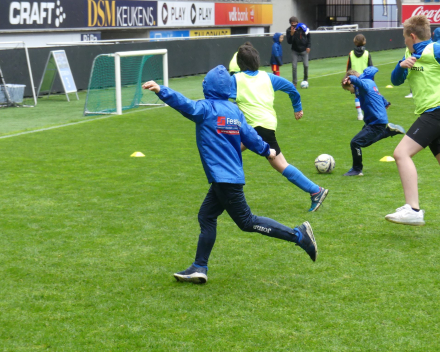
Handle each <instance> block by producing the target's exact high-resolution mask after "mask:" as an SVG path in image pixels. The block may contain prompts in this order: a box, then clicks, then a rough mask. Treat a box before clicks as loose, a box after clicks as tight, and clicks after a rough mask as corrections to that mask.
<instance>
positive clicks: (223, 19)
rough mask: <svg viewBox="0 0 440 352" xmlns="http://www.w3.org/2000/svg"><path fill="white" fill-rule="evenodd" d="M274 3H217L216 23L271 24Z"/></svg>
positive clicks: (222, 24)
mask: <svg viewBox="0 0 440 352" xmlns="http://www.w3.org/2000/svg"><path fill="white" fill-rule="evenodd" d="M272 21H273V14H272V4H237V3H216V4H215V25H216V26H224V25H228V26H229V25H253V24H254V25H271V24H272Z"/></svg>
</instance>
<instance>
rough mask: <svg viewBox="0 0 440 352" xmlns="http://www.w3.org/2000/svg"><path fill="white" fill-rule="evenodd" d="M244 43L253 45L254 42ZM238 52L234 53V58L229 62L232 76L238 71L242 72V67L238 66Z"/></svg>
mask: <svg viewBox="0 0 440 352" xmlns="http://www.w3.org/2000/svg"><path fill="white" fill-rule="evenodd" d="M243 45H249V46H252V43H251V42H245V43H244V44H243ZM237 54H238V51H237V52H236V53H235V54H234V56H232V59H231V61H230V62H229V73H230V74H231V76H232V75H233V74H234V73H236V72H240V67H238V64H237Z"/></svg>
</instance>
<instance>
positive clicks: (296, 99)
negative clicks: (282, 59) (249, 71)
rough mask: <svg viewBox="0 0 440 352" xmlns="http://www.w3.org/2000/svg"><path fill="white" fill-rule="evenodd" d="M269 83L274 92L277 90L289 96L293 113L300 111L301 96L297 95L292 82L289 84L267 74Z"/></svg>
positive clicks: (283, 79) (285, 80) (281, 78)
mask: <svg viewBox="0 0 440 352" xmlns="http://www.w3.org/2000/svg"><path fill="white" fill-rule="evenodd" d="M268 75H269V78H270V81H271V82H272V87H273V90H274V91H275V92H276V91H277V90H280V91H282V92H284V93H287V94H289V98H290V101H291V102H292V106H293V110H294V111H295V112H299V111H301V110H302V105H301V96H300V95H299V93H298V91H297V90H296V88H295V86H294V85H293V83H292V82H289V81H288V80H287V79H285V78H283V77H280V76H275V75H274V74H272V73H269V74H268Z"/></svg>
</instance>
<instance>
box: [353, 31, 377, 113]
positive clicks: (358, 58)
mask: <svg viewBox="0 0 440 352" xmlns="http://www.w3.org/2000/svg"><path fill="white" fill-rule="evenodd" d="M353 42H354V45H355V46H356V47H355V48H354V50H352V51H350V54H348V61H347V72H348V71H349V70H353V71H356V72H359V73H360V74H362V72H364V70H365V69H366V68H367V67H370V66H373V60H371V54H370V53H369V51H368V50H366V49H365V44H367V39H365V36H364V35H363V34H358V35H356V36H355V37H354V39H353ZM354 106H355V107H356V111H357V119H358V120H360V121H362V120H363V119H364V115H362V108H361V103H360V101H359V99H358V98H355V99H354Z"/></svg>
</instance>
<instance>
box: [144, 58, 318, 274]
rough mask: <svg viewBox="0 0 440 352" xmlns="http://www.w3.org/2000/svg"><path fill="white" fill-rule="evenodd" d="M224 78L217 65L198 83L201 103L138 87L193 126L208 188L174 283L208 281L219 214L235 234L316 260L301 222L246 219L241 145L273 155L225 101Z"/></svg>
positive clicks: (166, 90) (159, 89) (310, 235)
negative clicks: (191, 251)
mask: <svg viewBox="0 0 440 352" xmlns="http://www.w3.org/2000/svg"><path fill="white" fill-rule="evenodd" d="M229 77H230V76H229V74H228V71H227V70H226V68H225V67H223V66H217V67H215V68H214V69H212V70H211V71H209V72H208V74H207V75H206V76H205V79H204V81H203V93H204V95H205V98H206V99H205V100H199V101H193V100H190V99H188V98H186V97H184V96H183V95H182V94H180V93H178V92H175V91H173V90H172V89H170V88H168V87H164V86H159V85H158V84H157V83H156V82H154V81H149V82H146V83H144V85H143V86H142V87H143V88H144V89H149V90H151V91H153V92H155V93H156V94H157V96H158V97H159V99H161V100H162V101H163V102H164V103H166V104H168V105H169V106H171V107H172V108H173V109H175V110H177V111H178V112H180V113H181V114H182V115H183V116H184V117H186V118H188V119H189V120H191V121H193V122H194V123H195V124H196V140H197V147H198V149H199V154H200V158H201V161H202V165H203V168H204V170H205V174H206V176H207V178H208V182H209V183H210V184H211V186H210V188H209V191H208V194H207V195H206V198H205V200H204V201H203V204H202V206H201V208H200V211H199V215H198V219H199V224H200V235H199V241H198V245H197V252H196V257H195V261H194V263H193V264H192V265H191V266H190V267H189V268H188V269H186V270H184V271H181V272H178V273H175V274H174V277H175V278H176V279H177V280H178V281H189V282H194V283H205V282H206V281H207V280H208V276H207V272H208V259H209V256H210V254H211V250H212V248H213V246H214V243H215V240H216V236H217V218H218V217H219V216H220V215H221V214H222V213H223V211H225V210H226V211H227V212H228V214H229V216H230V217H231V218H232V220H234V222H235V223H236V224H237V225H238V227H239V228H240V229H241V230H243V231H246V232H258V233H260V234H262V235H266V236H269V237H274V238H279V239H282V240H285V241H289V242H294V243H295V244H296V245H298V246H299V247H301V248H302V249H304V250H305V251H306V253H307V254H308V255H309V256H310V258H311V259H312V260H313V261H315V260H316V255H317V245H316V241H315V237H314V235H313V231H312V228H311V227H310V224H309V223H308V222H307V221H306V222H304V223H303V224H302V225H300V226H298V227H295V228H291V227H288V226H285V225H282V224H280V223H278V222H276V221H275V220H272V219H269V218H265V217H261V216H256V215H254V214H252V212H251V209H250V208H249V205H248V204H247V202H246V199H245V196H244V193H243V185H244V184H245V180H244V172H243V162H242V156H241V148H240V147H241V143H243V144H244V145H245V146H246V147H247V148H249V149H250V150H252V151H253V152H255V153H257V154H259V155H262V156H265V157H267V158H269V159H273V158H274V157H275V155H276V152H275V150H273V149H270V147H269V145H268V144H267V143H265V142H263V140H262V139H261V138H260V137H259V136H258V134H257V133H256V132H255V130H254V129H253V128H252V127H250V126H249V125H248V124H247V123H246V119H245V117H244V116H243V114H242V113H241V111H240V110H239V109H238V107H237V106H236V105H235V104H233V103H232V102H230V101H228V98H229V94H230V87H231V81H230V78H229Z"/></svg>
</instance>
